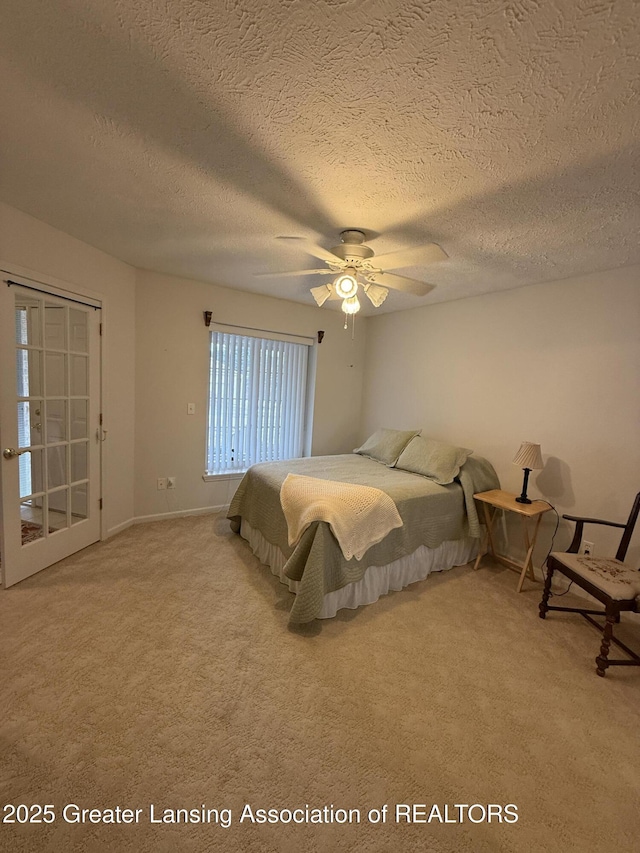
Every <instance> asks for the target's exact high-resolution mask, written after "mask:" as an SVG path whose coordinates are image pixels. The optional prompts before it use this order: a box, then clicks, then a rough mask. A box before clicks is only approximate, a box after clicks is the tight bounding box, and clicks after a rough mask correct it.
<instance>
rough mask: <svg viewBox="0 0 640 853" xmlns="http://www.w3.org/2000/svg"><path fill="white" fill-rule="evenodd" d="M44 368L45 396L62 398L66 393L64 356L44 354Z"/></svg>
mask: <svg viewBox="0 0 640 853" xmlns="http://www.w3.org/2000/svg"><path fill="white" fill-rule="evenodd" d="M44 363H45V368H46V371H47V373H46V376H47V378H46V380H45V392H44V393H45V395H46V396H47V397H64V396H65V395H66V393H67V388H66V386H67V381H66V356H65V355H63V354H62V353H59V352H45V354H44Z"/></svg>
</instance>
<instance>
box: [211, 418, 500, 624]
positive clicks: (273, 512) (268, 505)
mask: <svg viewBox="0 0 640 853" xmlns="http://www.w3.org/2000/svg"><path fill="white" fill-rule="evenodd" d="M413 435H414V436H415V435H416V433H415V432H414V433H413ZM470 453H471V451H467V454H470ZM393 461H394V464H395V462H396V461H397V460H393ZM292 473H294V474H298V475H301V476H304V477H313V478H318V479H324V480H331V481H337V482H342V483H355V484H360V485H363V486H373V487H375V488H376V489H379V490H381V491H382V492H384V493H386V495H388V496H389V497H390V498H391V499H392V500H393V502H394V503H395V505H396V507H397V509H398V512H399V514H400V517H401V519H402V526H400V527H397V528H396V529H393V530H391V531H390V532H389V533H388V535H386V536H385V538H384V539H383V540H382V541H380V542H378V543H377V544H374V545H372V546H371V547H370V548H369V549H368V550H367V551H366V552H365V553H364V555H363V556H362V557H361V559H356V558H355V557H352V558H351V559H346V558H345V557H344V555H343V553H342V551H341V549H340V546H339V544H338V542H337V540H336V538H335V536H334V535H333V533H332V530H331V528H330V526H329V524H328V523H326V522H325V521H315V522H313V523H311V524H310V525H309V526H308V527H307V529H306V530H305V531H304V533H303V534H302V536H301V537H300V539H299V540H298V541H297V542H296V543H295V544H294V545H290V544H289V540H288V527H287V521H286V518H285V515H284V512H283V509H282V506H281V502H280V490H281V488H282V485H283V483H284V481H285V479H286V478H287V476H288V475H290V474H292ZM493 488H499V482H498V478H497V475H496V473H495V471H494V469H493V467H492V466H491V464H490V463H489V462H488V461H487V460H486V459H484V458H482V457H479V456H475V455H468V456H465V461H464V462H463V464H462V465H461V466H460V467H459V468H457V469H456V475H455V477H454V479H453V481H452V482H449V483H445V484H441V483H438V482H435V480H434V479H432V478H429V477H426V476H424V475H422V474H418V473H415V472H413V471H407V470H403V469H401V468H398V467H394V466H390V465H389V463H388V462H387V463H384V462H381V461H380V460H379V459H374V458H370V457H369V456H366V455H361V454H360V453H357V452H354V453H352V454H345V455H338V456H318V457H311V458H305V459H293V460H288V461H286V462H264V463H260V464H257V465H254V466H253V467H251V468H250V469H249V470H248V471H247V472H246V474H245V475H244V477H243V479H242V481H241V483H240V485H239V487H238V490H237V491H236V493H235V495H234V497H233V500H232V502H231V505H230V507H229V511H228V513H227V517H228V518H229V519H230V521H231V526H232V529H233V530H234V531H235V532H236V533H239V534H240V535H241V536H242V537H243V538H244V539H246V540H247V541H248V543H249V545H250V547H251V549H252V551H253V553H254V554H255V555H256V556H257V557H258V559H259V560H260V562H261V563H264V564H265V565H267V566H269V567H270V568H271V571H272V572H273V574H275V575H277V576H278V577H279V578H280V580H281V581H282V582H283V583H286V584H287V585H288V586H289V589H290V590H291V591H292V592H293V593H295V599H294V601H293V605H292V608H291V612H290V618H289V621H290V623H293V624H296V623H305V622H310V621H312V620H313V619H316V618H320V619H322V618H330V617H332V616H335V614H336V612H337V611H338V610H339V609H341V608H343V607H349V608H356V607H359V606H361V605H363V604H371V603H373V602H374V601H376V600H377V599H378V598H379V597H380V595H383V594H385V593H386V592H389V591H390V590H392V589H394V590H399V589H402V588H404V587H405V586H407V585H408V584H410V583H414V582H416V581H418V580H424V579H425V578H426V577H427V576H428V575H429V574H430V573H431V572H432V571H442V570H445V569H449V568H452V567H453V566H457V565H464V564H466V563H468V562H469V561H470V560H472V559H473V558H474V557H475V555H476V554H477V551H478V547H479V542H480V538H481V536H482V532H483V530H482V527H481V522H480V519H479V517H478V513H477V509H476V503H475V501H474V499H473V495H474V493H476V492H478V491H486V490H488V489H493Z"/></svg>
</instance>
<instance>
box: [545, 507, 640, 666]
mask: <svg viewBox="0 0 640 853" xmlns="http://www.w3.org/2000/svg"><path fill="white" fill-rule="evenodd" d="M639 512H640V492H639V493H638V494H637V495H636V499H635V501H634V503H633V507H632V509H631V514H630V515H629V520H628V521H627V523H626V524H620V523H618V522H615V521H603V520H602V519H601V518H581V517H579V516H574V515H563V516H562V517H563V518H566V519H568V520H569V521H574V522H575V524H576V529H575V534H574V537H573V541H572V542H571V545H569V549H568V550H567V552H566V553H563V552H553V553H552V554H550V555H549V558H548V560H547V579H546V582H545V585H544V592H543V594H542V601H541V602H540V618H541V619H544V618H545V617H546V615H547V611H548V610H564V611H566V612H569V613H580V614H582V616H584V618H585V619H587V621H589V622H591V624H592V625H595V627H596V628H598V629H599V630H600V631H602V635H603V636H602V643H601V645H600V654H599V655H598V657H597V658H596V665H597V668H596V672H597V673H598V675H601V676H604V675H605V672H606V669H607V667H608V666H614V665H615V666H640V656H639V655H638V654H636V652H634V651H632V650H631V649H630V648H629V647H628V646H625V644H624V643H622V642H620V640H618V639H617V638H616V637H614V636H613V626H614V624H615V623H616V622H619V621H620V613H621V612H622V611H623V610H630V611H634V612H635V613H639V612H640V571H636V570H634V569H632V568H631V567H630V566H627V565H625V564H624V562H623V561H624V558H625V556H626V554H627V549H628V547H629V543H630V541H631V536H632V534H633V528H634V527H635V524H636V521H637V519H638V513H639ZM585 524H605V525H607V526H608V527H620V528H622V530H623V531H624V532H623V534H622V539H621V540H620V545H619V547H618V550H617V552H616V556H615V559H613V560H611V559H602V558H600V557H590V556H586V555H584V554H579V553H578V551H579V550H580V543H581V541H582V529H583V527H584V525H585ZM554 572H561V573H562V574H563V575H565V576H566V577H568V578H569V579H570V580H572V581H573V582H574V583H576V584H578V586H580V587H582V589H584V590H586V591H587V592H588V593H589V594H590V595H592V596H593V597H594V598H596V599H597V600H598V601H600V602H601V603H602V604H603V605H604V610H588V609H586V608H584V607H559V606H557V605H553V606H552V605H550V604H549V597H550V595H551V579H552V578H553V574H554ZM593 616H604V617H605V622H604V625H602V624H600V623H599V622H597V621H596V620H595V619H593ZM612 642H613V643H615V644H616V645H617V646H619V647H620V648H621V649H622V650H623V651H624V652H626V654H627V655H628V656H629V658H630V659H626V658H625V659H621V660H610V659H609V646H610V645H611V643H612Z"/></svg>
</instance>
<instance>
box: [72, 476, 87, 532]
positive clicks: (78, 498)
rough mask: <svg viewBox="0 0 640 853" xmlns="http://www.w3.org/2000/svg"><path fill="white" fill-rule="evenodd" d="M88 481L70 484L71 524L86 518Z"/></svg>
mask: <svg viewBox="0 0 640 853" xmlns="http://www.w3.org/2000/svg"><path fill="white" fill-rule="evenodd" d="M88 486H89V484H88V483H82V484H81V485H79V486H71V524H77V523H78V522H79V521H82V520H83V519H85V518H87V517H88V516H87V488H88Z"/></svg>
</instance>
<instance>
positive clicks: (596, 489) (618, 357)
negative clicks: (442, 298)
mask: <svg viewBox="0 0 640 853" xmlns="http://www.w3.org/2000/svg"><path fill="white" fill-rule="evenodd" d="M365 363H366V370H365V379H364V392H363V420H362V429H361V432H360V438H365V437H366V435H368V434H369V433H371V432H372V431H373V430H374V429H376V428H377V427H380V426H387V427H397V428H400V429H402V428H413V427H414V426H417V427H423V433H424V434H425V435H429V436H432V437H433V438H438V439H441V440H445V441H450V442H451V443H454V444H458V445H462V446H465V447H470V448H473V449H474V450H475V451H476V452H477V453H478V454H480V455H482V456H486V457H487V458H488V459H489V460H490V461H491V462H492V463H493V465H494V466H495V468H496V470H497V472H498V475H499V477H500V480H501V484H502V488H504V489H506V490H509V491H512V492H518V493H519V492H520V489H521V486H522V471H521V470H520V469H518V468H516V467H515V466H514V465H513V464H512V463H511V460H512V459H513V456H514V455H515V452H516V450H517V449H518V447H519V445H520V442H521V441H533V442H536V443H539V444H540V445H541V447H542V453H543V458H544V460H545V463H546V464H545V468H544V470H543V471H541V472H532V474H531V477H530V481H529V486H530V488H529V494H530V496H532V497H542V498H545V499H546V500H548V501H550V502H551V503H552V504H554V505H555V506H556V507H557V508H558V510H559V512H560V513H563V512H568V513H572V514H583V515H589V516H592V517H594V516H595V517H601V518H607V519H611V520H620V521H626V518H627V515H628V513H629V510H630V508H631V503H632V501H633V498H634V496H635V495H636V493H637V492H638V491H639V490H640V441H639V440H638V431H639V427H640V267H628V268H626V269H619V270H615V271H609V272H606V273H598V274H594V275H589V276H583V277H580V278H574V279H570V280H565V281H557V282H551V283H547V284H539V285H534V286H531V287H525V288H520V289H517V290H511V291H508V292H502V293H496V294H487V295H484V296H480V297H474V298H469V299H463V300H459V301H456V302H449V303H443V304H437V305H433V306H430V307H425V308H421V309H417V310H412V311H405V312H401V313H397V314H390V315H379V316H377V317H372V318H370V319H369V320H368V329H367V349H366V362H365ZM390 413H393V414H390ZM551 515H552V514H551V513H548V514H547V516H545V527H544V529H543V532H542V533H541V536H540V542H539V548H538V553H537V557H538V561H539V560H540V559H541V558H543V557H544V556H545V554H546V549H547V548H548V545H549V543H550V539H551V532H552V527H553V525H552V519H551ZM569 530H570V525H568V523H567V522H561V529H560V532H559V535H558V537H557V538H556V546H557V545H560V546H561V547H565V546H566V545H567V544H568V541H569ZM604 531H605V529H604V528H600V527H591V528H589V531H588V534H589V536H588V538H589V539H591V540H593V541H595V543H596V554H597V553H598V552H600V553H604V552H606V551H607V550H608V548H609V547H610V538H609V537H607V536H606V535H605V532H604ZM516 532H517V531H516ZM616 538H617V539H619V536H617V534H616ZM639 546H640V530H639V531H637V533H636V536H635V537H634V540H633V547H632V549H631V551H630V553H629V556H630V558H631V560H632V561H634V562H635V563H636V564H640V547H639ZM554 547H555V546H554ZM511 550H512V551H513V552H514V553H517V549H516V548H515V547H514V546H513V545H512V546H511Z"/></svg>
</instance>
